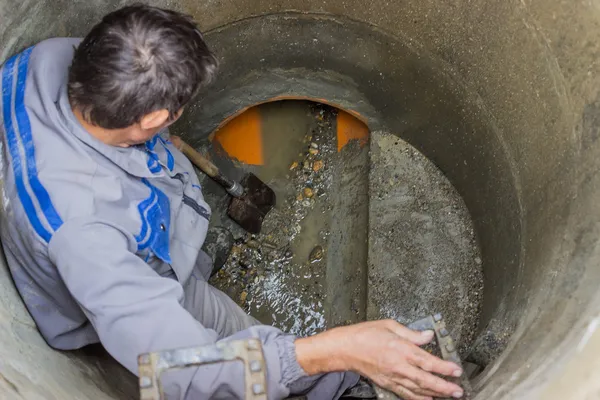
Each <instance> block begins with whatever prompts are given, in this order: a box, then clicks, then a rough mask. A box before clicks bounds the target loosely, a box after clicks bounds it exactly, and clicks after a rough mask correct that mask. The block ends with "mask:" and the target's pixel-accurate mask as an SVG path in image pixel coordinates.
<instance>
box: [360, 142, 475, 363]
mask: <svg viewBox="0 0 600 400" xmlns="http://www.w3.org/2000/svg"><path fill="white" fill-rule="evenodd" d="M371 152H372V154H371V174H370V195H371V197H370V214H369V223H370V227H369V311H368V316H369V318H370V319H377V318H394V319H397V320H399V321H400V322H402V323H405V324H408V323H410V322H412V321H414V320H417V319H420V318H422V317H423V316H425V315H427V314H434V313H441V314H442V315H443V317H444V319H445V320H446V323H447V325H448V327H449V330H450V333H451V334H452V336H453V338H454V339H455V340H456V341H457V343H459V351H460V353H461V355H463V356H465V355H466V354H467V353H468V349H469V347H470V345H471V343H472V341H473V340H474V336H475V333H476V330H477V323H478V321H479V314H480V311H481V302H482V299H483V272H482V260H481V255H480V253H479V248H478V245H477V240H476V237H475V233H474V230H473V225H472V221H471V218H470V215H469V212H468V210H467V208H466V206H465V204H464V202H463V200H462V198H461V197H460V196H459V194H458V193H457V192H456V190H455V189H454V187H453V186H452V185H451V184H450V182H449V181H448V180H447V178H446V177H445V176H444V175H443V174H442V173H441V171H440V170H439V169H438V168H437V167H436V166H435V165H434V164H433V163H432V162H431V161H429V160H428V159H427V158H425V157H424V156H423V155H422V154H421V153H420V152H418V151H417V150H416V149H414V148H413V147H411V146H410V145H408V144H407V143H405V142H404V141H402V140H400V139H398V138H397V137H396V136H394V135H391V134H388V133H383V132H373V133H372V138H371Z"/></svg>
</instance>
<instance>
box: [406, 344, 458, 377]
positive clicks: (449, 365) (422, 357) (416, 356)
mask: <svg viewBox="0 0 600 400" xmlns="http://www.w3.org/2000/svg"><path fill="white" fill-rule="evenodd" d="M410 357H411V358H412V363H413V365H415V366H417V367H419V368H421V369H422V370H424V371H428V372H433V373H436V374H440V375H446V376H454V377H457V378H458V377H459V376H461V375H462V373H463V371H462V369H461V368H460V367H459V366H458V365H456V364H454V363H453V362H450V361H444V360H442V359H439V358H438V357H435V356H433V355H431V354H429V353H428V352H426V351H425V350H423V349H420V348H416V349H415V351H414V352H413V354H412V355H410Z"/></svg>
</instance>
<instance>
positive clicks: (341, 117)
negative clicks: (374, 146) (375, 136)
mask: <svg viewBox="0 0 600 400" xmlns="http://www.w3.org/2000/svg"><path fill="white" fill-rule="evenodd" d="M352 140H358V141H359V143H360V145H361V147H362V146H364V145H365V144H367V141H368V140H369V128H368V127H367V125H366V124H365V123H364V122H363V121H361V120H359V119H358V118H355V117H354V116H353V115H351V114H349V113H347V112H346V111H342V110H340V111H339V112H338V115H337V147H338V151H341V150H342V149H343V148H344V146H346V145H347V144H348V143H349V142H350V141H352Z"/></svg>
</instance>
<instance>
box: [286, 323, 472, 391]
mask: <svg viewBox="0 0 600 400" xmlns="http://www.w3.org/2000/svg"><path fill="white" fill-rule="evenodd" d="M431 339H433V331H425V332H416V331H412V330H410V329H408V328H406V327H404V326H402V325H400V324H399V323H397V322H395V321H393V320H384V321H372V322H363V323H360V324H356V325H350V326H345V327H340V328H335V329H332V330H329V331H326V332H323V333H321V334H319V335H315V336H312V337H308V338H302V339H298V340H296V356H297V359H298V363H299V364H300V366H301V367H302V368H303V369H304V370H305V371H306V373H308V374H309V375H314V374H318V373H326V372H334V371H348V370H350V371H354V372H357V373H359V374H361V375H363V376H366V377H368V378H369V379H371V380H372V381H373V382H374V383H375V384H377V385H379V386H381V387H383V388H385V389H388V390H391V391H392V392H394V393H396V394H397V395H399V396H402V398H403V399H405V400H426V399H432V398H433V397H449V396H452V397H455V398H460V397H462V395H463V390H462V389H461V388H460V386H458V385H455V384H453V383H450V382H448V381H446V380H444V379H441V378H438V377H436V376H435V375H433V373H436V374H440V375H446V376H455V377H458V376H460V375H461V374H462V370H461V369H460V368H459V367H458V366H457V365H456V364H454V363H451V362H448V361H443V360H441V359H439V358H437V357H435V356H433V355H431V354H429V353H427V352H426V351H425V350H423V349H421V348H419V346H421V345H424V344H426V343H429V342H430V341H431Z"/></svg>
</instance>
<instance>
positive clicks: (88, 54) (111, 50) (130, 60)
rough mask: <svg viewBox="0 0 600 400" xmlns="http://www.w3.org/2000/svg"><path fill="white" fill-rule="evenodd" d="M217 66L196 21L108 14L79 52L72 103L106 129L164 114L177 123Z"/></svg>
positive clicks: (165, 14)
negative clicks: (152, 113) (145, 116)
mask: <svg viewBox="0 0 600 400" xmlns="http://www.w3.org/2000/svg"><path fill="white" fill-rule="evenodd" d="M217 66H218V63H217V59H216V57H215V56H214V54H213V53H212V52H211V51H210V50H209V48H208V46H207V45H206V43H205V42H204V39H203V38H202V34H201V33H200V31H199V30H198V27H197V25H196V23H195V22H194V20H193V19H192V17H190V16H188V15H184V14H180V13H178V12H175V11H170V10H164V9H160V8H155V7H150V6H145V5H133V6H129V7H124V8H121V9H119V10H117V11H115V12H112V13H110V14H108V15H106V16H105V17H104V18H103V19H102V22H100V23H99V24H98V25H96V26H95V27H94V28H93V29H92V30H91V32H90V33H89V34H88V35H87V36H86V37H85V39H83V42H81V44H80V45H79V46H78V47H77V49H75V56H74V58H73V62H72V64H71V68H70V70H69V84H68V93H69V100H70V102H71V106H72V107H74V108H77V109H78V110H79V111H81V113H82V114H83V117H84V118H85V120H86V121H88V122H89V123H91V124H93V125H96V126H100V127H102V128H106V129H119V128H125V127H128V126H131V125H133V124H135V123H137V122H139V121H140V120H141V119H142V117H143V116H144V115H146V114H148V113H150V112H152V111H156V110H160V109H167V110H168V111H169V114H170V118H171V119H172V118H174V116H175V114H176V113H177V111H179V110H180V109H181V108H182V107H183V106H185V105H186V104H187V103H188V102H189V101H190V100H191V99H192V98H193V97H194V96H195V95H196V93H197V92H198V90H199V89H200V87H202V86H203V85H204V84H206V83H208V82H210V81H211V80H212V78H213V76H214V75H215V73H216V70H217Z"/></svg>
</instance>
